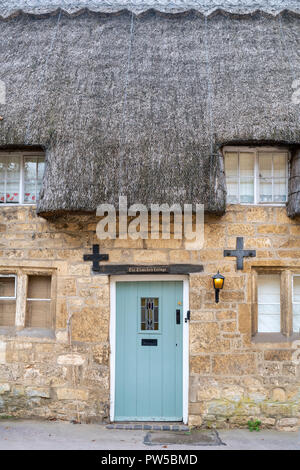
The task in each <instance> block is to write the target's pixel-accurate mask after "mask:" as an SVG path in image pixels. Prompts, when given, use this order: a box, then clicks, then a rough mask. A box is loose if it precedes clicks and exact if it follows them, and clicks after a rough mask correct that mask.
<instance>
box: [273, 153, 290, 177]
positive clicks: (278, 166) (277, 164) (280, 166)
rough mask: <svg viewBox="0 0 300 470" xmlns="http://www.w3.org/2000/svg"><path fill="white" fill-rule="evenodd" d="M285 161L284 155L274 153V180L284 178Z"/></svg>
mask: <svg viewBox="0 0 300 470" xmlns="http://www.w3.org/2000/svg"><path fill="white" fill-rule="evenodd" d="M286 161H287V156H286V154H285V153H275V154H274V155H273V172H274V173H273V174H274V178H285V177H286Z"/></svg>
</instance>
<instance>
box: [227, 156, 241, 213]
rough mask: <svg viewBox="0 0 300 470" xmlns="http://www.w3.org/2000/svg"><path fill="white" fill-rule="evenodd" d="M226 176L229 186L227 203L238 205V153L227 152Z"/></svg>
mask: <svg viewBox="0 0 300 470" xmlns="http://www.w3.org/2000/svg"><path fill="white" fill-rule="evenodd" d="M225 176H226V186H227V203H228V204H238V202H239V188H238V179H239V178H238V153H237V152H233V153H231V152H226V154H225Z"/></svg>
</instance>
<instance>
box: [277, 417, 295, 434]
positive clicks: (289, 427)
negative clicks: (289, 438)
mask: <svg viewBox="0 0 300 470" xmlns="http://www.w3.org/2000/svg"><path fill="white" fill-rule="evenodd" d="M276 429H277V430H278V431H286V432H296V431H298V430H299V420H298V419H297V418H282V419H279V420H278V421H277V423H276Z"/></svg>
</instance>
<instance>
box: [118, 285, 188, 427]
mask: <svg viewBox="0 0 300 470" xmlns="http://www.w3.org/2000/svg"><path fill="white" fill-rule="evenodd" d="M182 295H183V283H182V281H155V282H152V281H149V282H117V284H116V373H115V386H116V389H115V420H116V421H134V420H136V421H181V420H182V388H183V383H182V322H183V310H182V300H183V299H182Z"/></svg>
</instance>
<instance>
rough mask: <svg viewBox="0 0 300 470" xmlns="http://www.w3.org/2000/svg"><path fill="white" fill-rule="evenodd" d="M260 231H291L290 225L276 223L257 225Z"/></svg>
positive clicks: (272, 232) (283, 232) (282, 232)
mask: <svg viewBox="0 0 300 470" xmlns="http://www.w3.org/2000/svg"><path fill="white" fill-rule="evenodd" d="M257 232H258V233H266V234H268V233H270V234H274V235H275V234H276V235H284V234H287V233H289V227H288V226H286V225H281V224H280V225H274V224H267V225H259V226H258V227H257Z"/></svg>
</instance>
